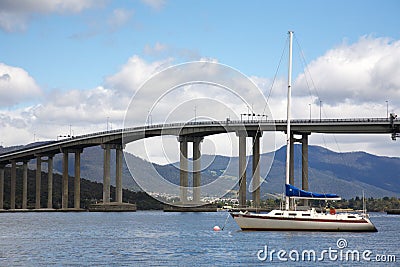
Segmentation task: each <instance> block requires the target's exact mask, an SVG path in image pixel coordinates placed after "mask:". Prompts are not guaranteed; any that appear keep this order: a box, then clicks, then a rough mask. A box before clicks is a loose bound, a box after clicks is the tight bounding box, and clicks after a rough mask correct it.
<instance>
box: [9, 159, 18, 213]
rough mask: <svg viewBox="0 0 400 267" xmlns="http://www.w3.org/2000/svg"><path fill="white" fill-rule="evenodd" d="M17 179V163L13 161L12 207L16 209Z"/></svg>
mask: <svg viewBox="0 0 400 267" xmlns="http://www.w3.org/2000/svg"><path fill="white" fill-rule="evenodd" d="M16 180H17V163H16V161H15V160H13V161H11V188H10V209H12V210H13V209H15V186H16Z"/></svg>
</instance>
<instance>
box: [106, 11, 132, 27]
mask: <svg viewBox="0 0 400 267" xmlns="http://www.w3.org/2000/svg"><path fill="white" fill-rule="evenodd" d="M132 15H133V10H126V9H122V8H117V9H114V10H113V12H112V14H111V16H110V18H109V19H108V25H109V27H110V30H111V31H115V30H116V29H118V28H119V27H121V26H123V25H125V24H126V23H127V22H128V21H129V20H130V19H131V17H132Z"/></svg>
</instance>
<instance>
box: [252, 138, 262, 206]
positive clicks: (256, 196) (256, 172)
mask: <svg viewBox="0 0 400 267" xmlns="http://www.w3.org/2000/svg"><path fill="white" fill-rule="evenodd" d="M260 136H261V134H260V133H258V132H257V133H256V135H255V136H253V179H252V189H253V193H252V199H253V206H254V207H255V208H259V207H260Z"/></svg>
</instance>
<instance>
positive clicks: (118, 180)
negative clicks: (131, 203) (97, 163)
mask: <svg viewBox="0 0 400 267" xmlns="http://www.w3.org/2000/svg"><path fill="white" fill-rule="evenodd" d="M122 150H123V147H122V145H117V146H116V149H115V199H116V201H117V202H118V203H122Z"/></svg>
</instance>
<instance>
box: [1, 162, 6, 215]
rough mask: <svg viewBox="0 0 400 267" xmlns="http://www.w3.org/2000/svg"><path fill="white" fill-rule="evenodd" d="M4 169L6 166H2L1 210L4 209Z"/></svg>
mask: <svg viewBox="0 0 400 267" xmlns="http://www.w3.org/2000/svg"><path fill="white" fill-rule="evenodd" d="M4 168H5V165H3V164H0V210H2V209H4Z"/></svg>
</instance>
